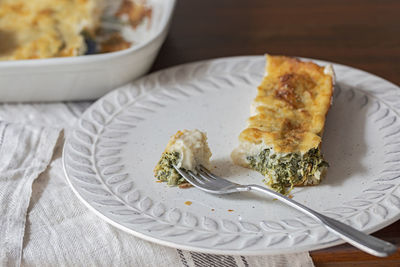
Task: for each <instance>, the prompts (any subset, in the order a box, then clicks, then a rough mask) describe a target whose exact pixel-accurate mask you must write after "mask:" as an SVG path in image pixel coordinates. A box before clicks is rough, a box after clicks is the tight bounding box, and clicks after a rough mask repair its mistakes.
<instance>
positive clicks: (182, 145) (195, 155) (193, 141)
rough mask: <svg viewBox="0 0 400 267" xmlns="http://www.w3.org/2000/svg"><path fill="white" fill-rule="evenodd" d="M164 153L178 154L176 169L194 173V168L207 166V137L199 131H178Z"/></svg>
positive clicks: (209, 155) (208, 160)
mask: <svg viewBox="0 0 400 267" xmlns="http://www.w3.org/2000/svg"><path fill="white" fill-rule="evenodd" d="M165 152H178V153H179V154H180V159H179V162H178V164H177V167H178V168H184V169H186V170H191V171H195V167H197V166H198V165H203V166H205V167H208V166H209V163H210V157H211V151H210V149H209V147H208V144H207V135H206V134H205V133H203V132H200V131H199V130H183V131H178V132H177V133H176V134H175V135H174V136H172V137H171V139H170V140H169V142H168V144H167V147H166V149H165Z"/></svg>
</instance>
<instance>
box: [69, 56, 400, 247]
mask: <svg viewBox="0 0 400 267" xmlns="http://www.w3.org/2000/svg"><path fill="white" fill-rule="evenodd" d="M316 62H317V63H319V64H323V65H325V64H327V62H323V61H316ZM333 66H334V69H335V71H336V75H337V87H336V89H335V92H334V99H333V106H332V107H331V109H330V112H329V115H328V118H327V124H326V128H325V136H324V139H323V140H324V141H323V152H324V154H325V157H326V159H327V160H328V161H329V163H330V165H331V167H330V168H329V172H328V175H327V177H326V179H325V180H324V181H323V182H322V184H320V185H319V186H314V187H303V188H296V189H295V190H293V192H292V194H293V196H294V199H295V200H297V201H299V202H300V203H302V204H304V205H307V206H309V207H311V208H313V209H315V210H317V211H320V212H322V213H324V214H326V215H328V216H331V217H334V218H337V219H339V220H341V221H343V222H346V223H348V224H350V225H352V226H354V227H355V228H357V229H359V230H362V231H364V232H367V233H371V232H374V231H376V230H378V229H381V228H383V227H385V226H387V225H389V224H390V223H392V222H394V221H396V220H397V219H398V218H399V217H400V210H399V209H400V192H399V184H400V183H399V182H400V167H399V160H400V118H399V114H398V112H399V110H400V90H399V88H398V87H396V86H395V85H393V84H391V83H389V82H387V81H385V80H383V79H381V78H379V77H376V76H374V75H371V74H368V73H366V72H363V71H360V70H356V69H353V68H350V67H346V66H343V65H338V64H333ZM263 72H264V58H263V57H261V56H253V57H235V58H224V59H216V60H210V61H203V62H199V63H193V64H188V65H183V66H178V67H174V68H171V69H167V70H164V71H161V72H157V73H154V74H152V75H149V76H147V77H145V78H142V79H140V80H138V81H137V82H135V83H133V84H131V85H128V86H125V87H123V88H120V89H118V90H116V91H114V92H112V93H110V94H108V95H106V96H105V97H103V98H102V99H100V100H99V101H97V102H96V103H95V104H94V105H93V106H91V107H90V108H89V109H88V110H87V111H86V112H85V113H84V115H83V116H82V118H81V119H80V121H79V123H78V125H77V126H76V129H75V130H74V131H73V132H72V133H71V134H70V135H69V136H68V139H67V141H66V144H65V149H64V167H65V173H66V175H67V177H68V181H69V183H70V184H71V187H72V189H73V190H74V191H75V193H76V194H77V196H78V197H79V198H80V199H81V200H82V202H83V203H85V204H86V205H87V206H88V207H89V208H90V209H91V210H92V211H94V212H95V213H96V214H97V215H99V216H100V217H101V218H103V219H105V220H106V221H107V222H109V223H111V224H113V225H114V226H116V227H118V228H120V229H123V230H125V231H126V232H128V233H131V234H134V235H136V236H138V237H141V238H144V239H146V240H149V241H153V242H156V243H160V244H163V245H167V246H172V247H177V248H182V249H188V250H195V251H199V252H209V253H221V254H241V255H258V254H277V253H286V252H296V251H308V250H315V249H319V248H323V247H328V246H332V245H336V244H339V243H342V241H341V240H338V239H337V238H336V237H335V236H334V235H332V234H330V233H329V232H328V231H327V230H326V229H325V228H324V227H322V226H320V225H319V224H316V223H315V222H314V221H313V220H312V219H310V218H308V217H305V216H303V215H302V214H301V213H299V212H297V211H295V210H293V209H291V208H289V207H287V206H285V205H283V204H281V203H279V202H277V201H274V200H271V199H266V198H264V197H261V196H258V195H256V194H252V193H241V194H233V195H229V196H228V195H225V196H219V195H210V194H207V193H205V192H202V191H199V190H198V189H195V188H190V189H179V188H168V187H167V186H166V185H165V183H156V182H155V178H154V177H153V173H152V170H153V167H154V166H155V164H156V163H157V161H158V159H159V157H160V155H161V153H162V151H163V150H164V147H165V145H166V143H167V141H168V139H169V137H170V136H171V135H172V134H174V133H175V132H176V131H177V130H178V129H185V128H186V129H194V128H198V129H200V130H203V131H206V132H207V133H208V137H209V145H210V147H211V150H212V152H213V156H212V164H213V165H214V166H215V168H213V169H212V171H213V172H215V173H216V174H219V175H221V176H223V177H226V178H227V179H230V180H232V181H236V182H239V183H243V184H245V183H258V184H262V182H261V180H262V177H261V175H260V174H258V173H257V172H254V171H250V170H247V169H244V168H241V167H237V166H234V165H233V164H232V163H231V161H230V158H229V155H230V152H231V150H232V148H234V147H235V146H236V145H237V138H238V135H239V133H240V131H241V130H242V129H243V128H244V127H245V125H246V119H247V117H248V115H249V107H250V103H251V101H252V99H253V98H254V96H255V93H256V86H257V85H258V84H259V83H260V81H261V78H262V75H263ZM186 201H191V202H192V204H191V205H190V206H188V205H186V204H185V202H186ZM229 210H233V211H229Z"/></svg>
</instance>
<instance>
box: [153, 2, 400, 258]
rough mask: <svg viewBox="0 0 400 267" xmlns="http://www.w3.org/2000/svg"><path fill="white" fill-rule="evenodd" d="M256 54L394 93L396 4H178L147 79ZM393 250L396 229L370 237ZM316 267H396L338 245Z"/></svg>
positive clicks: (398, 54) (399, 228)
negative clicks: (365, 79)
mask: <svg viewBox="0 0 400 267" xmlns="http://www.w3.org/2000/svg"><path fill="white" fill-rule="evenodd" d="M264 53H270V54H282V55H290V56H301V57H309V58H316V59H323V60H328V61H332V62H336V63H341V64H345V65H349V66H352V67H356V68H359V69H362V70H365V71H368V72H371V73H374V74H376V75H378V76H381V77H383V78H385V79H387V80H389V81H391V82H393V83H395V84H397V85H400V1H399V0H376V1H372V0H322V1H321V0H312V1H304V0H302V1H299V0H293V1H288V0H275V1H271V0H178V3H177V6H176V10H175V15H174V19H173V21H172V24H171V30H170V34H169V36H168V37H167V40H166V42H165V44H164V45H163V47H162V49H161V51H160V54H159V56H158V58H157V60H156V62H155V64H154V66H153V68H152V71H155V70H159V69H163V68H166V67H170V66H174V65H178V64H182V63H187V62H193V61H198V60H203V59H211V58H218V57H227V56H239V55H262V54H264ZM374 235H375V236H377V237H380V238H383V239H385V240H387V241H391V242H394V243H396V244H397V245H400V221H397V222H396V223H394V224H392V225H391V226H389V227H386V228H385V229H383V230H381V231H379V232H377V233H375V234H374ZM311 256H312V258H313V260H314V262H315V264H316V266H400V251H398V253H396V254H395V255H393V256H391V257H388V258H383V259H381V258H376V257H373V256H369V255H367V254H365V253H363V252H360V251H359V250H357V249H355V248H353V247H351V246H349V245H341V246H336V247H332V248H328V249H323V250H319V251H314V252H311Z"/></svg>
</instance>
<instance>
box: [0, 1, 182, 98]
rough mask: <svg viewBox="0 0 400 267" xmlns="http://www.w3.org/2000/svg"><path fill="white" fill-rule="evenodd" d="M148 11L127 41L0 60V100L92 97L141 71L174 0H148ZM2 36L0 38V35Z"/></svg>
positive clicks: (152, 53)
mask: <svg viewBox="0 0 400 267" xmlns="http://www.w3.org/2000/svg"><path fill="white" fill-rule="evenodd" d="M147 2H148V3H149V5H150V6H152V9H153V14H152V15H153V16H152V19H151V21H149V23H148V25H142V27H143V28H142V29H138V31H140V33H138V37H139V40H137V41H136V43H135V45H133V46H132V47H130V48H128V49H126V50H122V51H118V52H112V53H106V54H97V55H85V56H78V57H65V58H50V59H34V60H17V61H0V101H1V102H17V101H67V100H89V99H96V98H98V97H100V96H102V95H104V94H105V93H107V92H108V91H111V90H112V89H114V88H116V87H118V86H121V85H123V84H125V83H128V82H129V81H131V80H134V79H135V78H138V77H139V76H141V75H143V74H145V73H146V72H147V71H148V70H149V69H150V67H151V65H152V63H153V62H154V60H155V58H156V56H157V53H158V51H159V49H160V47H161V45H162V43H163V41H164V40H165V37H166V35H167V32H168V28H169V24H170V21H171V17H172V13H173V10H174V6H175V0H149V1H147ZM0 41H4V40H0Z"/></svg>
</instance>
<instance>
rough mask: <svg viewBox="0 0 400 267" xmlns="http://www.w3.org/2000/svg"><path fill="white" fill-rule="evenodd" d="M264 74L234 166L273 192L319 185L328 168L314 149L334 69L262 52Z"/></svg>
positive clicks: (332, 82)
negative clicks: (247, 170) (257, 176)
mask: <svg viewBox="0 0 400 267" xmlns="http://www.w3.org/2000/svg"><path fill="white" fill-rule="evenodd" d="M266 57H267V65H266V74H265V76H264V78H263V81H262V82H261V85H260V86H259V87H258V92H257V96H256V98H255V99H254V101H253V103H252V105H251V117H250V118H249V120H248V125H247V128H246V129H244V130H243V131H242V132H241V134H240V136H239V146H238V147H237V148H236V149H235V150H234V151H233V152H232V154H231V157H232V160H233V161H234V163H235V164H238V165H241V166H244V167H247V168H250V169H253V170H256V171H258V172H260V173H261V174H263V175H264V177H265V180H264V181H265V183H266V184H267V185H268V186H270V187H271V188H272V189H274V190H275V191H278V192H280V193H283V194H284V193H286V192H287V188H288V187H290V188H292V187H293V186H300V185H316V184H319V183H320V181H321V179H322V177H323V176H324V175H325V172H326V170H327V167H328V163H327V162H326V161H325V160H324V158H323V156H322V154H321V151H320V147H321V137H322V132H323V129H324V123H325V118H326V114H327V112H328V109H329V107H330V104H331V98H332V91H333V84H334V73H333V69H332V67H331V66H330V65H328V66H326V67H321V66H318V65H317V64H314V63H312V62H305V61H301V60H299V59H296V58H290V57H284V56H270V55H267V56H266Z"/></svg>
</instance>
